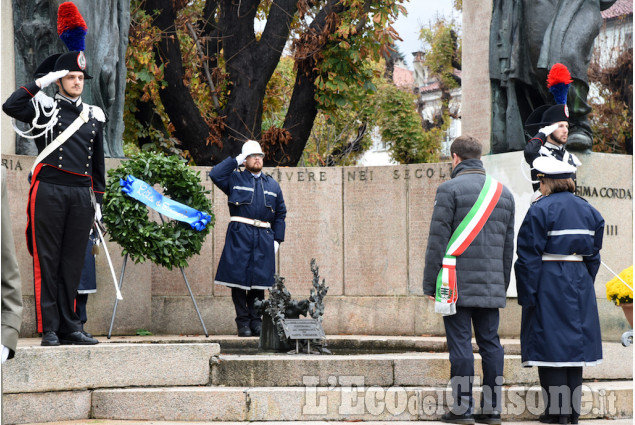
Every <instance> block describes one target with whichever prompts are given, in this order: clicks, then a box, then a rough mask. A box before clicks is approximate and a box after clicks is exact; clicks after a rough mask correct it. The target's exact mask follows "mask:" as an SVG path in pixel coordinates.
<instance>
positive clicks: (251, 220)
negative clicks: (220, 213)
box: [229, 216, 271, 229]
mask: <svg viewBox="0 0 635 425" xmlns="http://www.w3.org/2000/svg"><path fill="white" fill-rule="evenodd" d="M229 221H237V222H239V223H245V224H251V225H252V226H255V227H264V228H267V229H269V228H270V227H271V223H269V222H268V221H260V220H256V219H254V218H246V217H238V216H232V217H231V218H230V219H229Z"/></svg>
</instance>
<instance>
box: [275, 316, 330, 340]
mask: <svg viewBox="0 0 635 425" xmlns="http://www.w3.org/2000/svg"><path fill="white" fill-rule="evenodd" d="M282 327H283V329H284V335H285V336H286V337H287V338H289V339H326V335H325V334H324V329H322V323H320V321H319V320H316V319H284V320H282Z"/></svg>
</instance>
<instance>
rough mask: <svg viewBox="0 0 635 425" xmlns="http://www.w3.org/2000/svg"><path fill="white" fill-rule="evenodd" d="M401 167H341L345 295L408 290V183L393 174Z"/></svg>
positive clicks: (388, 293) (395, 293)
mask: <svg viewBox="0 0 635 425" xmlns="http://www.w3.org/2000/svg"><path fill="white" fill-rule="evenodd" d="M403 169H404V167H403V166H397V167H393V166H387V167H344V168H341V170H342V173H343V174H342V178H343V184H342V187H343V191H344V295H369V296H371V295H405V294H407V285H408V278H407V276H408V255H407V253H408V245H407V240H408V239H407V237H408V235H407V226H406V220H407V216H408V211H407V202H406V200H407V192H406V188H407V183H406V181H405V180H404V179H402V178H395V172H400V171H403ZM320 266H321V267H325V266H326V265H324V264H320Z"/></svg>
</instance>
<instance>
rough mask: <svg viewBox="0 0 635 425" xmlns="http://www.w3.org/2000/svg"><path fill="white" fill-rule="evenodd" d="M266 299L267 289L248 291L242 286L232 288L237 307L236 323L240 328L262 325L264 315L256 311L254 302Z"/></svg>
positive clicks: (233, 299)
mask: <svg viewBox="0 0 635 425" xmlns="http://www.w3.org/2000/svg"><path fill="white" fill-rule="evenodd" d="M264 299H265V291H264V290H262V289H252V290H250V291H246V290H244V289H241V288H232V301H233V302H234V307H235V308H236V325H237V326H238V329H242V328H251V329H252V330H254V329H256V328H258V327H261V326H262V317H261V316H260V315H259V314H258V313H256V309H255V308H254V302H255V301H256V300H264Z"/></svg>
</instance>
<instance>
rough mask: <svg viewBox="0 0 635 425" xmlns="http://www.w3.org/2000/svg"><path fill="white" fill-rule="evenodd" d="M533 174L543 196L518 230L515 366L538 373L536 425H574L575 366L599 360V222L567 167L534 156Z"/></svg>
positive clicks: (578, 382)
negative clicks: (518, 359)
mask: <svg viewBox="0 0 635 425" xmlns="http://www.w3.org/2000/svg"><path fill="white" fill-rule="evenodd" d="M534 168H536V170H537V171H538V178H540V190H541V192H542V195H543V196H542V197H541V198H540V199H538V200H537V201H536V202H535V203H534V204H532V205H531V206H530V207H529V211H528V212H527V215H526V216H525V219H524V220H523V223H522V225H521V227H520V230H519V232H518V241H517V253H518V260H517V261H516V264H515V272H516V286H517V289H518V303H519V304H520V305H521V306H522V311H523V312H522V322H521V333H520V343H521V354H522V364H523V366H538V374H539V377H540V385H541V386H542V387H543V390H544V391H545V393H543V394H546V395H547V399H546V400H545V406H546V410H545V414H544V415H542V416H541V417H540V421H541V422H545V423H567V421H570V422H571V423H578V422H577V421H578V417H579V415H580V406H581V404H580V403H581V392H580V388H579V387H580V385H582V367H583V366H593V365H596V364H599V363H600V362H601V361H602V338H601V335H600V319H599V315H598V308H597V301H596V298H595V290H594V287H593V282H594V280H595V276H596V274H597V272H598V269H599V268H600V249H601V248H602V237H603V235H604V219H603V218H602V216H601V215H600V213H599V212H598V211H597V210H596V209H595V208H593V207H592V206H591V205H590V204H589V203H588V202H587V201H585V200H584V199H582V198H580V197H578V196H575V195H574V192H575V185H574V183H573V180H572V178H571V176H572V174H573V172H574V171H575V168H574V167H573V166H571V165H569V164H566V163H564V162H562V161H558V160H557V159H555V158H553V157H540V158H536V159H535V160H534ZM564 388H566V389H567V390H566V391H564V394H563V389H564ZM576 389H577V391H576ZM559 397H563V399H562V400H559Z"/></svg>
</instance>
